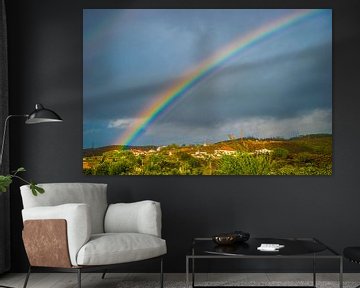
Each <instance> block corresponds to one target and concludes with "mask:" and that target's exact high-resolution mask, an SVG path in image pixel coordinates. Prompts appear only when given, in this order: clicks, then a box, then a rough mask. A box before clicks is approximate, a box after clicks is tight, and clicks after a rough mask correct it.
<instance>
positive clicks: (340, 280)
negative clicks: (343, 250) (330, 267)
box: [339, 257, 343, 288]
mask: <svg viewBox="0 0 360 288" xmlns="http://www.w3.org/2000/svg"><path fill="white" fill-rule="evenodd" d="M339 287H340V288H343V257H340V273H339Z"/></svg>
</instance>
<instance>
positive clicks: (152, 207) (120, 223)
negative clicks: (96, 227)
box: [104, 200, 161, 237]
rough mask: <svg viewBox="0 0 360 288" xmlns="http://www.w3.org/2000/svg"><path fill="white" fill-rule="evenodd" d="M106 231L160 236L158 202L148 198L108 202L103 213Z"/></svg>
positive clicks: (159, 209)
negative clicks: (126, 201) (130, 201)
mask: <svg viewBox="0 0 360 288" xmlns="http://www.w3.org/2000/svg"><path fill="white" fill-rule="evenodd" d="M104 224H105V225H104V227H105V232H106V233H121V232H127V233H131V232H133V233H143V234H150V235H154V236H157V237H161V208H160V203H158V202H155V201H150V200H145V201H140V202H134V203H118V204H110V205H109V208H108V210H107V212H106V214H105V223H104Z"/></svg>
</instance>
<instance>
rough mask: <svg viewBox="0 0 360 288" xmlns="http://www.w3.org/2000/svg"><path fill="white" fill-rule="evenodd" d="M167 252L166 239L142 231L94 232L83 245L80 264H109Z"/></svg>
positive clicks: (78, 257) (79, 254) (78, 260)
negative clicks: (141, 232)
mask: <svg viewBox="0 0 360 288" xmlns="http://www.w3.org/2000/svg"><path fill="white" fill-rule="evenodd" d="M165 253H166V242H165V240H163V239H161V238H158V237H156V236H152V235H147V234H140V233H104V234H94V235H92V236H91V238H90V240H89V241H88V242H87V243H86V244H85V245H84V246H83V247H81V249H80V251H79V253H78V256H77V264H78V265H108V264H117V263H126V262H132V261H139V260H145V259H149V258H153V257H157V256H160V255H163V254H165Z"/></svg>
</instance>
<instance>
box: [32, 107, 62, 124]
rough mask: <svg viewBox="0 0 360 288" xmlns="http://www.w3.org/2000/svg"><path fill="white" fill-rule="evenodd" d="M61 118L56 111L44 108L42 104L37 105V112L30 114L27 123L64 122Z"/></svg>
mask: <svg viewBox="0 0 360 288" xmlns="http://www.w3.org/2000/svg"><path fill="white" fill-rule="evenodd" d="M62 121H63V120H62V119H61V117H60V116H59V115H58V114H56V113H55V112H54V111H52V110H50V109H47V108H44V106H43V105H41V104H36V105H35V110H34V111H33V112H31V113H30V114H29V116H28V117H27V119H26V121H25V123H26V124H37V123H46V122H62Z"/></svg>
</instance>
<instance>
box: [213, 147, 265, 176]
mask: <svg viewBox="0 0 360 288" xmlns="http://www.w3.org/2000/svg"><path fill="white" fill-rule="evenodd" d="M270 168H271V159H270V156H269V155H257V156H254V155H251V154H250V153H241V152H238V153H236V154H235V155H224V156H222V157H221V158H220V159H219V162H218V169H217V171H216V174H220V175H269V174H270Z"/></svg>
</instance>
